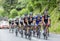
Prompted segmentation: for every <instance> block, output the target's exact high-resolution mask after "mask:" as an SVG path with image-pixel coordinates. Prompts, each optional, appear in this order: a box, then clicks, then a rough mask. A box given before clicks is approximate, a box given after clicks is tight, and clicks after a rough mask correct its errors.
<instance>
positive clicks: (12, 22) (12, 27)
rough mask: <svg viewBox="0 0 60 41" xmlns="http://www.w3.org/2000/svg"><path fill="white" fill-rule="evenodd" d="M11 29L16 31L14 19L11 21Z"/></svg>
mask: <svg viewBox="0 0 60 41" xmlns="http://www.w3.org/2000/svg"><path fill="white" fill-rule="evenodd" d="M11 30H12V33H13V32H14V20H12V21H11Z"/></svg>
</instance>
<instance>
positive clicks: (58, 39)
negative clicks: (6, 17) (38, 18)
mask: <svg viewBox="0 0 60 41" xmlns="http://www.w3.org/2000/svg"><path fill="white" fill-rule="evenodd" d="M0 41H30V40H28V39H25V38H21V37H20V34H19V36H18V37H16V36H15V33H9V30H8V29H0ZM31 41H60V35H57V34H50V36H49V38H48V40H44V39H43V36H42V35H41V39H37V38H36V37H32V40H31Z"/></svg>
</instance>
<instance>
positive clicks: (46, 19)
mask: <svg viewBox="0 0 60 41" xmlns="http://www.w3.org/2000/svg"><path fill="white" fill-rule="evenodd" d="M42 22H43V26H44V28H43V29H44V33H43V35H44V36H46V39H47V34H48V29H49V28H48V26H49V25H50V16H49V15H48V11H44V15H43V17H42ZM44 38H45V37H44Z"/></svg>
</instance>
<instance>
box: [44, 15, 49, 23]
mask: <svg viewBox="0 0 60 41" xmlns="http://www.w3.org/2000/svg"><path fill="white" fill-rule="evenodd" d="M43 18H44V22H45V23H46V24H47V23H48V18H49V16H48V15H47V16H43Z"/></svg>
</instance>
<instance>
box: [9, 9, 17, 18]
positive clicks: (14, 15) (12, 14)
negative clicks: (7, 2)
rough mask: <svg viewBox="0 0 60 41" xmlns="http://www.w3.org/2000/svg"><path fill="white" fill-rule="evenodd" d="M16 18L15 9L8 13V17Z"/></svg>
mask: <svg viewBox="0 0 60 41" xmlns="http://www.w3.org/2000/svg"><path fill="white" fill-rule="evenodd" d="M16 16H18V11H17V10H16V9H12V10H11V11H10V17H11V18H15V17H16Z"/></svg>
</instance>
